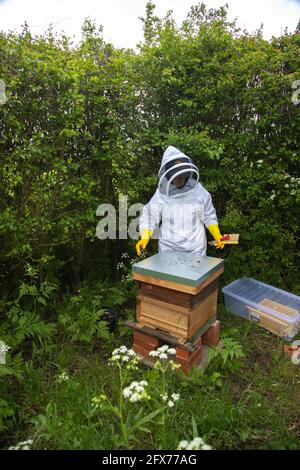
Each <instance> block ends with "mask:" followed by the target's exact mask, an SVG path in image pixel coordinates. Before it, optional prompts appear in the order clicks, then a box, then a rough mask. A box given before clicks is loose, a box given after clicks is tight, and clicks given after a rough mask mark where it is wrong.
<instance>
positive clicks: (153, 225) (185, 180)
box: [136, 146, 224, 256]
mask: <svg viewBox="0 0 300 470" xmlns="http://www.w3.org/2000/svg"><path fill="white" fill-rule="evenodd" d="M158 179H159V181H158V187H157V190H156V192H155V194H154V195H153V197H152V198H151V200H150V201H149V202H148V204H146V205H145V206H144V208H143V212H142V214H141V217H140V221H139V231H140V236H141V239H140V240H139V242H138V243H137V244H136V252H137V254H138V256H140V254H141V250H144V249H145V248H146V246H147V244H148V242H149V240H150V238H151V236H152V235H153V233H154V232H155V235H156V237H157V235H158V239H159V242H158V248H159V251H167V250H169V251H170V250H176V251H185V252H188V253H195V254H197V255H201V256H204V255H206V247H207V240H206V234H205V227H207V228H208V230H209V232H210V233H211V234H212V236H213V237H214V239H215V240H216V246H217V247H218V248H224V243H222V241H221V238H222V235H221V233H220V230H219V226H218V218H217V215H216V210H215V208H214V206H213V203H212V198H211V195H210V193H209V192H208V191H207V190H206V189H205V188H204V187H203V186H202V184H201V183H199V171H198V168H197V167H196V166H195V165H194V164H193V162H192V160H191V159H190V158H189V157H188V156H187V155H185V154H184V153H182V152H181V151H180V150H178V149H177V148H175V147H173V146H169V147H168V148H167V150H166V151H165V153H164V154H163V158H162V162H161V166H160V169H159V172H158Z"/></svg>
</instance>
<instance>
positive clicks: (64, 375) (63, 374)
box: [56, 372, 70, 383]
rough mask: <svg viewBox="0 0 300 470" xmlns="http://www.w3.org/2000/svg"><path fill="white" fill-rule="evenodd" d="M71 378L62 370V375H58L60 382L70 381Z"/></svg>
mask: <svg viewBox="0 0 300 470" xmlns="http://www.w3.org/2000/svg"><path fill="white" fill-rule="evenodd" d="M69 380H70V377H69V375H68V374H67V372H62V373H61V374H60V375H58V376H57V377H56V381H57V382H58V383H63V382H68V381H69Z"/></svg>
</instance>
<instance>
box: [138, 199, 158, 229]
mask: <svg viewBox="0 0 300 470" xmlns="http://www.w3.org/2000/svg"><path fill="white" fill-rule="evenodd" d="M160 220H161V204H160V201H159V196H158V194H157V191H156V192H155V194H154V195H153V197H152V198H151V199H150V201H149V202H148V204H146V205H145V206H144V208H143V212H142V215H141V217H140V221H139V230H140V234H142V230H143V229H148V230H152V232H154V230H155V228H156V227H157V226H158V225H159V223H160Z"/></svg>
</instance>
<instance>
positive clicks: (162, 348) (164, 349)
mask: <svg viewBox="0 0 300 470" xmlns="http://www.w3.org/2000/svg"><path fill="white" fill-rule="evenodd" d="M168 349H169V346H168V345H167V344H164V345H163V346H161V347H160V348H158V349H157V351H159V352H166V351H167V350H168Z"/></svg>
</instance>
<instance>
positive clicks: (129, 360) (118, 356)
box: [109, 346, 139, 370]
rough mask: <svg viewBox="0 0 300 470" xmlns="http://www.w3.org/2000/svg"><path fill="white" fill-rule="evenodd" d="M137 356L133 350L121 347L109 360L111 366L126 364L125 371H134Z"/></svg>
mask: <svg viewBox="0 0 300 470" xmlns="http://www.w3.org/2000/svg"><path fill="white" fill-rule="evenodd" d="M138 362H139V360H138V356H137V354H136V353H135V352H134V351H133V349H127V347H126V346H121V347H120V348H118V349H115V350H114V351H113V352H112V356H111V358H110V360H109V363H110V364H111V365H118V366H119V367H121V366H123V365H125V364H126V369H128V370H136V369H137V365H138Z"/></svg>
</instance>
